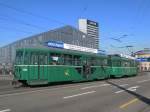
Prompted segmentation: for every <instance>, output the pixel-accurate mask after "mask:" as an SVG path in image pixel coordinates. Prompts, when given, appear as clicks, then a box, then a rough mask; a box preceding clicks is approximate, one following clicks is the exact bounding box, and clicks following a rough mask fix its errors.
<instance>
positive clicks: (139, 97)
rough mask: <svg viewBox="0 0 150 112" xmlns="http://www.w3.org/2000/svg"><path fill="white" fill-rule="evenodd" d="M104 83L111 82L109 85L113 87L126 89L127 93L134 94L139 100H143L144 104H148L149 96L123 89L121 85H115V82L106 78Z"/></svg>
mask: <svg viewBox="0 0 150 112" xmlns="http://www.w3.org/2000/svg"><path fill="white" fill-rule="evenodd" d="M106 83H108V84H111V85H113V86H115V87H117V88H119V89H121V90H124V91H126V92H127V93H129V94H131V95H133V96H135V97H136V98H138V99H139V100H140V101H142V102H144V103H145V104H147V105H150V99H149V98H147V97H144V96H142V95H140V94H137V93H135V92H133V91H130V90H127V89H125V88H124V87H121V86H119V85H117V84H115V83H113V82H111V81H108V80H107V81H106ZM148 89H149V88H148Z"/></svg>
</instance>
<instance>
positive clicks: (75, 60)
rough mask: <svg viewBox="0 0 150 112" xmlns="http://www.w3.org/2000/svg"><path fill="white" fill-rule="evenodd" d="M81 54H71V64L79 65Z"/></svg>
mask: <svg viewBox="0 0 150 112" xmlns="http://www.w3.org/2000/svg"><path fill="white" fill-rule="evenodd" d="M80 58H81V56H73V59H72V65H75V66H79V65H81V59H80Z"/></svg>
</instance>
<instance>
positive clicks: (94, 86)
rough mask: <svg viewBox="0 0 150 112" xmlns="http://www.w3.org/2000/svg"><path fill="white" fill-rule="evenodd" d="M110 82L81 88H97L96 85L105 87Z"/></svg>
mask: <svg viewBox="0 0 150 112" xmlns="http://www.w3.org/2000/svg"><path fill="white" fill-rule="evenodd" d="M109 85H110V84H101V85H93V86H87V87H83V88H81V89H89V88H96V87H104V86H109Z"/></svg>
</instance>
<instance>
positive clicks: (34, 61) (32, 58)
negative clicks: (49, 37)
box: [31, 54, 38, 65]
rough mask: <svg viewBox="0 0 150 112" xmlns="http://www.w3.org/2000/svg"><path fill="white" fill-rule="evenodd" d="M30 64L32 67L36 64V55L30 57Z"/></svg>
mask: <svg viewBox="0 0 150 112" xmlns="http://www.w3.org/2000/svg"><path fill="white" fill-rule="evenodd" d="M31 64H34V65H37V64H38V55H36V54H32V55H31Z"/></svg>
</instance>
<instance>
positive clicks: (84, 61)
mask: <svg viewBox="0 0 150 112" xmlns="http://www.w3.org/2000/svg"><path fill="white" fill-rule="evenodd" d="M136 74H137V63H136V62H135V61H134V60H132V59H126V58H121V57H119V56H107V55H100V54H93V53H85V52H77V51H71V50H62V49H44V48H20V49H17V50H16V59H15V64H14V80H15V81H18V82H21V83H23V84H27V85H42V84H50V83H53V82H65V81H72V82H80V81H91V80H99V79H106V78H110V77H123V76H125V75H128V76H132V75H136Z"/></svg>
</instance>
